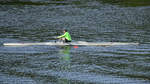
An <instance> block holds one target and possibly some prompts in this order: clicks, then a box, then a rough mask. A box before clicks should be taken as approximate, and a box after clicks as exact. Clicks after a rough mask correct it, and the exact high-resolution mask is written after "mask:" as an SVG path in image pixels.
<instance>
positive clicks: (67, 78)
mask: <svg viewBox="0 0 150 84" xmlns="http://www.w3.org/2000/svg"><path fill="white" fill-rule="evenodd" d="M35 1H36V0H35ZM39 1H40V0H39ZM45 1H46V0H45ZM54 2H55V3H54ZM54 2H53V4H38V5H37V4H29V3H22V4H19V3H17V4H14V5H10V4H5V5H4V4H3V5H0V43H1V46H0V65H1V66H0V83H1V84H149V83H150V71H149V70H150V39H149V38H150V33H149V32H150V29H149V27H150V16H149V15H150V11H149V10H150V6H137V7H123V6H119V5H111V4H108V3H101V2H98V1H90V0H87V1H86V0H83V1H77V0H74V1H73V0H72V1H71V0H70V1H57V0H56V1H54ZM64 3H65V4H64ZM28 4H29V5H28ZM64 28H66V29H68V31H69V32H70V33H71V35H72V39H73V40H74V41H90V42H139V43H140V45H137V46H135V45H126V46H106V47H104V46H78V48H74V46H24V47H9V46H2V43H6V42H47V41H54V40H55V39H54V37H55V36H58V35H61V34H62V33H61V31H62V29H64Z"/></svg>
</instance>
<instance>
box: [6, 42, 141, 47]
mask: <svg viewBox="0 0 150 84" xmlns="http://www.w3.org/2000/svg"><path fill="white" fill-rule="evenodd" d="M138 44H139V43H125V42H100V43H94V42H83V41H78V42H70V43H62V42H56V43H55V42H39V43H4V44H3V45H4V46H32V45H54V46H55V45H89V46H114V45H138Z"/></svg>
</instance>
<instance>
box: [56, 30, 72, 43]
mask: <svg viewBox="0 0 150 84" xmlns="http://www.w3.org/2000/svg"><path fill="white" fill-rule="evenodd" d="M63 33H64V34H63V35H61V36H58V37H57V38H58V39H60V40H62V41H63V42H66V43H67V42H71V35H70V34H69V32H68V31H67V30H66V29H64V30H63Z"/></svg>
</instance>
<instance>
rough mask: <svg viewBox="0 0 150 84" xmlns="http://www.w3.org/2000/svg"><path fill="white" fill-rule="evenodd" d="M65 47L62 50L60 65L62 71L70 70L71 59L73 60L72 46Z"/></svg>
mask: <svg viewBox="0 0 150 84" xmlns="http://www.w3.org/2000/svg"><path fill="white" fill-rule="evenodd" d="M62 48H63V49H62V50H60V52H59V53H60V54H61V55H60V57H59V59H60V64H61V65H60V66H61V68H60V69H61V70H62V71H68V72H69V71H70V61H71V57H70V49H71V46H63V47H62Z"/></svg>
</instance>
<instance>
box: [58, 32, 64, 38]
mask: <svg viewBox="0 0 150 84" xmlns="http://www.w3.org/2000/svg"><path fill="white" fill-rule="evenodd" d="M65 35H66V33H65V34H63V35H61V36H58V37H57V38H62V37H65Z"/></svg>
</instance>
